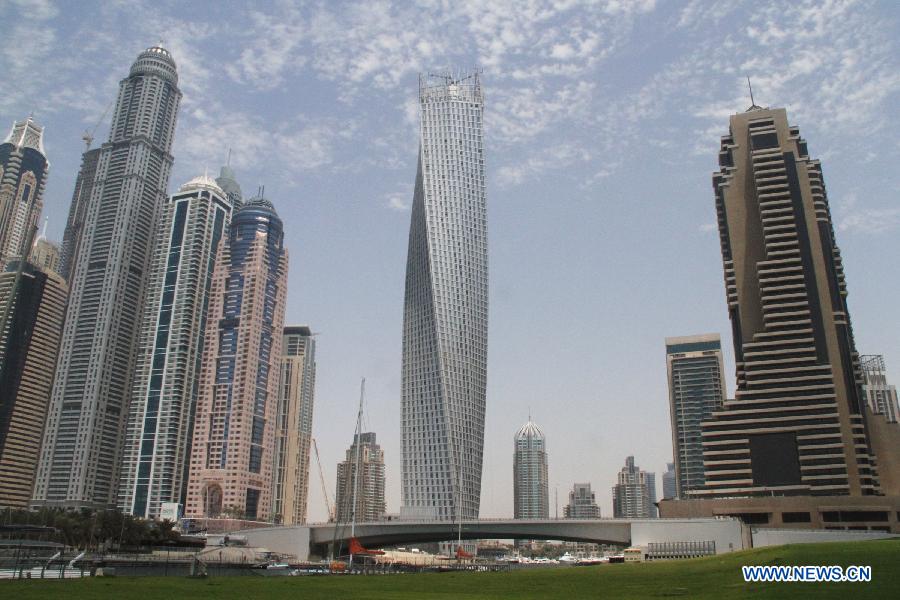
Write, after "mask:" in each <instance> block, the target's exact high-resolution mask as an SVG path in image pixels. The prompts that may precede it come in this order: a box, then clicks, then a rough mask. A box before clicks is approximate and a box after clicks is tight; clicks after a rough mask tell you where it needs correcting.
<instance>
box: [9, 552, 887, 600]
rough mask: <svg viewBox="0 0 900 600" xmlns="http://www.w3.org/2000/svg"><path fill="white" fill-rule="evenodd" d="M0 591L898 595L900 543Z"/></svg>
mask: <svg viewBox="0 0 900 600" xmlns="http://www.w3.org/2000/svg"><path fill="white" fill-rule="evenodd" d="M741 565H841V566H843V567H846V566H849V565H870V566H871V567H872V582H871V583H766V584H761V583H744V581H743V578H742V576H741ZM0 596H2V597H3V598H8V599H10V600H27V599H30V598H41V599H44V598H64V599H66V600H81V599H94V598H116V599H119V598H136V599H139V600H156V599H162V600H180V599H182V598H185V599H190V598H210V599H213V598H215V599H226V598H238V599H241V600H251V599H256V598H260V599H263V598H265V599H267V600H279V599H281V598H284V599H287V598H291V599H298V598H302V599H304V600H305V599H308V598H310V599H312V598H328V599H330V600H335V599H347V600H381V599H385V598H391V599H394V598H396V599H407V598H460V599H473V600H474V599H480V598H509V599H516V600H522V599H525V598H564V599H566V600H574V599H576V598H667V597H676V596H681V597H685V598H728V599H731V598H837V597H844V598H846V599H847V600H858V599H860V598H900V540H879V541H869V542H853V543H831V544H799V545H793V546H781V547H777V548H760V549H756V550H748V551H745V552H738V553H734V554H730V555H724V556H713V557H709V558H700V559H693V560H683V561H671V562H657V563H648V564H627V565H600V566H595V567H567V568H558V569H526V570H519V571H514V572H505V573H465V572H463V573H452V572H451V573H425V574H409V575H377V576H324V577H321V576H320V577H221V578H215V577H211V578H209V579H187V578H176V577H169V578H164V577H106V578H100V577H98V578H91V579H81V580H69V581H4V582H0Z"/></svg>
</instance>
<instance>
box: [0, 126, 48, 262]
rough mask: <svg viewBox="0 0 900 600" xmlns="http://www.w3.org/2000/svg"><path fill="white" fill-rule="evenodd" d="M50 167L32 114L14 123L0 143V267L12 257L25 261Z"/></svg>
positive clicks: (42, 202)
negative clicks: (27, 245)
mask: <svg viewBox="0 0 900 600" xmlns="http://www.w3.org/2000/svg"><path fill="white" fill-rule="evenodd" d="M49 169H50V163H48V162H47V155H46V153H45V152H44V128H43V127H41V126H40V125H38V124H37V123H35V122H34V120H33V119H32V118H31V117H28V119H26V120H25V121H17V122H15V123H13V126H12V130H10V132H9V135H8V136H6V140H5V141H4V142H3V143H2V144H0V269H2V268H3V267H4V265H6V263H8V262H9V261H10V260H12V259H14V258H25V259H26V260H27V254H28V248H27V247H26V244H28V239H29V237H30V236H31V233H32V231H33V230H34V229H35V228H36V227H37V222H38V219H39V218H40V216H41V207H42V206H43V204H44V201H43V196H44V185H45V184H46V183H47V171H48V170H49Z"/></svg>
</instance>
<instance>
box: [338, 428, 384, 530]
mask: <svg viewBox="0 0 900 600" xmlns="http://www.w3.org/2000/svg"><path fill="white" fill-rule="evenodd" d="M357 446H358V448H357ZM357 459H359V460H358V463H357ZM357 464H359V469H358V472H359V482H357V480H356V474H357V468H356V467H357ZM354 496H355V497H356V510H355V511H354V510H353V498H354ZM334 505H335V510H336V511H337V522H338V523H345V524H346V523H350V522H351V520H353V519H355V520H356V522H357V523H365V522H367V521H370V522H371V521H377V520H379V519H381V517H383V516H384V509H385V504H384V450H382V449H381V446H379V445H378V444H377V443H376V439H375V434H374V433H373V432H368V433H363V434H361V435H354V436H353V444H351V445H350V448H348V449H347V454H346V455H345V458H344V460H343V461H342V462H340V463H338V467H337V489H336V493H335V496H334Z"/></svg>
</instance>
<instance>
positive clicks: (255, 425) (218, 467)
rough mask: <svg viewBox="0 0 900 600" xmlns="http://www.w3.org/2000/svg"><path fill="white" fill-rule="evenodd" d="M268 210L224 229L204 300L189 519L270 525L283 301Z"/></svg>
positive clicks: (283, 274)
mask: <svg viewBox="0 0 900 600" xmlns="http://www.w3.org/2000/svg"><path fill="white" fill-rule="evenodd" d="M283 238H284V234H283V230H282V223H281V219H279V218H278V215H277V214H276V212H275V209H274V207H273V206H272V203H271V202H269V201H268V200H265V199H263V198H254V199H252V200H250V201H249V202H248V203H247V204H245V205H244V206H243V208H241V209H240V210H239V211H237V212H236V213H235V215H234V217H233V218H232V221H231V230H230V232H229V236H228V243H227V245H224V246H223V248H222V249H221V251H220V253H219V256H218V258H217V261H216V267H215V273H214V275H213V282H212V289H211V290H210V304H209V313H208V318H207V329H206V345H205V348H204V351H203V359H202V366H201V372H200V390H199V393H198V396H197V409H196V416H195V418H194V433H193V444H192V449H191V461H190V475H189V480H188V490H187V504H186V506H185V516H187V517H195V518H196V517H217V516H230V517H238V518H246V519H251V520H261V521H266V520H270V519H271V517H272V492H273V480H274V469H273V467H274V448H275V425H276V422H275V421H276V416H277V403H278V374H279V365H280V360H281V344H282V329H283V327H284V309H285V297H286V292H287V268H288V257H287V251H286V250H285V249H284V245H283Z"/></svg>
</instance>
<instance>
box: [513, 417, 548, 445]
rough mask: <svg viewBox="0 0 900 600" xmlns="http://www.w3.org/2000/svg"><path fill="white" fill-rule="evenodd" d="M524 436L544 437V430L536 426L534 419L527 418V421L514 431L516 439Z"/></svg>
mask: <svg viewBox="0 0 900 600" xmlns="http://www.w3.org/2000/svg"><path fill="white" fill-rule="evenodd" d="M524 438H540V439H544V432H543V431H541V428H540V427H538V426H537V425H536V424H535V422H534V421H532V420H531V419H529V420H528V422H527V423H525V424H524V425H522V428H521V429H519V431H517V432H516V439H517V440H521V439H524Z"/></svg>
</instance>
